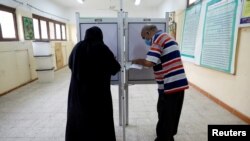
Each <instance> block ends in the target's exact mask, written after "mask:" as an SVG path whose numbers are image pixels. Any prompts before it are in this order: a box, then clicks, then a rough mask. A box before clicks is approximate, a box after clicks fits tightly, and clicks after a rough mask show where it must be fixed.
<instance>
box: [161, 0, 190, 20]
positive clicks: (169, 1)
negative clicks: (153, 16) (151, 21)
mask: <svg viewBox="0 0 250 141" xmlns="http://www.w3.org/2000/svg"><path fill="white" fill-rule="evenodd" d="M186 5H187V1H186V0H165V1H164V2H163V3H162V4H161V6H160V8H158V9H159V10H158V15H160V17H165V13H166V12H173V11H176V12H179V11H182V10H184V9H185V8H186Z"/></svg>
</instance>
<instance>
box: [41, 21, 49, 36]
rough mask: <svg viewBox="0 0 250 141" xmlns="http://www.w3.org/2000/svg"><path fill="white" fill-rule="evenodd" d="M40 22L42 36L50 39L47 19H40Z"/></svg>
mask: <svg viewBox="0 0 250 141" xmlns="http://www.w3.org/2000/svg"><path fill="white" fill-rule="evenodd" d="M40 23H41V38H42V39H47V40H48V39H49V38H48V27H47V21H44V20H40Z"/></svg>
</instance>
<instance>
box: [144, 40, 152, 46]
mask: <svg viewBox="0 0 250 141" xmlns="http://www.w3.org/2000/svg"><path fill="white" fill-rule="evenodd" d="M144 41H145V43H146V45H148V46H151V45H152V40H151V39H150V40H147V39H144Z"/></svg>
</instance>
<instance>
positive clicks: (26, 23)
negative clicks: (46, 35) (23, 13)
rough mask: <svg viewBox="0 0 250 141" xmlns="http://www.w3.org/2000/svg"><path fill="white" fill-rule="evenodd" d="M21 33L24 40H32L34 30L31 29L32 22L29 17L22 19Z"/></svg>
mask: <svg viewBox="0 0 250 141" xmlns="http://www.w3.org/2000/svg"><path fill="white" fill-rule="evenodd" d="M23 32H24V39H25V40H33V39H34V29H33V20H32V18H29V17H23Z"/></svg>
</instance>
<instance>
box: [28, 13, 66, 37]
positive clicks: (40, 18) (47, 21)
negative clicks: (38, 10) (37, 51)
mask: <svg viewBox="0 0 250 141" xmlns="http://www.w3.org/2000/svg"><path fill="white" fill-rule="evenodd" d="M32 18H35V19H38V23H39V24H38V25H39V35H40V39H35V40H36V41H48V40H49V41H67V32H66V23H63V22H59V21H56V20H52V19H49V18H46V17H42V16H39V15H36V14H32ZM40 20H43V21H46V25H47V34H48V39H42V33H41V23H40ZM49 23H53V25H54V35H55V37H54V39H51V38H50V31H51V30H50V25H49ZM56 24H59V25H60V33H61V37H60V39H57V38H56V37H57V34H56ZM62 25H64V26H65V39H62Z"/></svg>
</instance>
